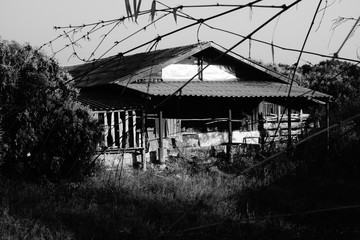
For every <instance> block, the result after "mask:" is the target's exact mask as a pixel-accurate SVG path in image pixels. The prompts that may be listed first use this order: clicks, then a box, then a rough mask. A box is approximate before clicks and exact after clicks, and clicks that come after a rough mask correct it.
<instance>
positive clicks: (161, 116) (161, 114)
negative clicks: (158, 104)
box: [159, 111, 165, 165]
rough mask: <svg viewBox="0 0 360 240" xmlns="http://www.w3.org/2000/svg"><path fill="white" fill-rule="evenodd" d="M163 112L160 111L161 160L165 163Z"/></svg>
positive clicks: (161, 162)
mask: <svg viewBox="0 0 360 240" xmlns="http://www.w3.org/2000/svg"><path fill="white" fill-rule="evenodd" d="M163 124H164V123H163V113H162V111H160V112H159V161H160V164H161V165H163V164H165V156H164V145H163Z"/></svg>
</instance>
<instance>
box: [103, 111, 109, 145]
mask: <svg viewBox="0 0 360 240" xmlns="http://www.w3.org/2000/svg"><path fill="white" fill-rule="evenodd" d="M104 132H105V135H104V138H105V139H104V142H105V147H108V134H109V127H108V120H107V112H104Z"/></svg>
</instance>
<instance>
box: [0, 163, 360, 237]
mask: <svg viewBox="0 0 360 240" xmlns="http://www.w3.org/2000/svg"><path fill="white" fill-rule="evenodd" d="M282 161H284V159H283V160H282ZM279 162H281V161H279ZM279 162H278V164H275V165H273V166H272V167H270V166H269V167H268V168H267V169H266V168H265V169H264V170H263V171H262V172H257V173H256V174H255V175H253V174H252V175H250V176H247V177H244V176H238V177H236V176H235V174H234V173H232V172H230V171H229V172H228V173H224V172H223V171H222V170H226V168H225V167H224V163H222V164H219V163H218V162H217V160H216V159H210V158H207V159H199V158H192V159H182V158H177V159H170V160H169V161H168V162H167V168H166V169H165V170H159V169H157V168H156V167H151V166H150V167H149V169H148V171H146V172H142V171H138V170H129V169H127V170H122V171H121V172H120V170H118V171H102V172H99V173H98V174H97V175H96V176H94V177H92V178H90V179H88V180H86V181H85V182H83V183H80V184H74V183H63V184H58V185H54V184H51V183H46V182H45V183H42V184H30V183H23V182H14V181H11V182H10V181H8V180H4V179H3V180H1V184H2V186H3V187H2V188H1V189H0V194H1V196H2V197H1V203H0V204H1V205H0V207H1V215H0V227H1V229H2V231H1V239H319V237H320V236H325V235H326V234H324V231H323V230H321V231H320V230H317V228H316V226H317V225H311V224H309V222H310V221H309V219H306V220H304V219H305V218H302V220H304V221H303V222H301V221H299V218H296V219H295V218H292V217H287V216H277V214H280V213H283V212H291V211H294V210H296V207H298V206H300V205H301V206H302V208H298V209H301V210H306V208H308V207H311V206H312V204H313V203H314V201H313V200H311V197H312V196H315V195H311V196H307V195H306V194H308V193H309V192H308V191H305V190H304V188H302V187H301V186H302V185H301V184H302V183H303V182H304V181H303V180H301V179H298V180H299V181H298V182H296V180H295V178H293V176H294V175H292V174H290V175H288V176H286V179H287V180H283V181H285V182H287V183H288V184H287V185H286V184H284V182H282V183H281V182H280V181H279V179H278V178H275V177H272V178H270V176H271V175H274V174H283V172H286V171H288V170H289V169H292V168H293V165H292V164H288V165H286V164H285V165H284V164H279ZM238 164H240V163H238V162H237V161H235V162H234V163H233V164H232V166H233V167H236V166H237V165H238ZM219 169H220V170H219ZM286 169H288V170H286ZM254 176H256V177H254ZM296 176H297V175H296ZM269 179H270V180H269ZM281 179H284V178H281ZM270 182H272V183H275V184H269V183H270ZM307 186H308V187H309V186H310V184H309V185H307ZM292 187H294V188H292ZM305 189H306V188H305ZM320 189H323V191H325V190H326V188H321V187H319V188H318V189H317V190H316V188H314V189H313V190H314V191H317V192H319V190H320ZM331 189H333V188H331ZM352 189H354V188H352ZM300 190H302V191H300ZM328 190H329V189H328ZM334 193H335V190H334ZM296 199H297V201H295V200H296ZM317 200H318V201H319V202H318V203H317V204H318V206H324V205H321V203H323V200H321V198H320V197H319V196H318V199H317ZM339 202H340V200H339ZM355 222H356V221H355ZM339 229H340V228H337V230H339ZM355 230H356V229H355ZM355 230H354V229H351V233H353V234H355V235H354V236H359V234H360V233H359V234H358V235H356V231H355ZM339 231H340V230H339ZM339 234H340V233H339ZM339 234H338V235H336V234H334V231H332V232H331V231H330V234H328V235H327V236H329V237H331V235H333V236H341V234H340V235H339ZM329 239H331V238H329Z"/></svg>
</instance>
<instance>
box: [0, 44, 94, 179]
mask: <svg viewBox="0 0 360 240" xmlns="http://www.w3.org/2000/svg"><path fill="white" fill-rule="evenodd" d="M0 81H1V82H0V83H1V85H0V91H1V107H0V115H2V116H3V118H2V119H1V127H2V129H3V131H4V134H3V142H4V146H3V147H4V153H3V164H2V165H1V166H0V170H1V172H2V173H3V174H5V175H8V176H11V177H21V178H26V179H40V178H47V179H49V180H52V181H57V180H60V179H72V180H81V179H82V178H84V177H86V176H87V175H89V174H91V173H92V171H93V170H94V164H92V156H93V154H94V151H95V149H96V145H97V143H98V141H99V139H100V135H101V133H100V126H99V125H98V123H97V122H96V121H95V120H93V119H92V118H91V115H90V112H89V110H88V109H87V108H85V107H84V106H82V105H81V104H80V103H78V102H77V101H76V98H77V95H78V92H77V90H76V89H75V88H74V87H73V86H72V84H71V83H68V82H71V81H70V76H69V75H68V74H67V73H66V72H64V71H62V69H61V68H60V67H59V65H58V64H57V62H56V61H55V60H54V59H51V58H48V57H47V56H46V55H45V54H43V53H41V52H39V51H37V50H35V49H34V48H32V47H31V46H30V45H29V44H26V45H20V44H18V43H16V42H8V41H4V40H1V39H0Z"/></svg>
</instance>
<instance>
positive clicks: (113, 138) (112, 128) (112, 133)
mask: <svg viewBox="0 0 360 240" xmlns="http://www.w3.org/2000/svg"><path fill="white" fill-rule="evenodd" d="M114 115H115V113H114V111H111V112H110V135H111V139H112V144H111V147H112V148H114V147H115V116H114Z"/></svg>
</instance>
